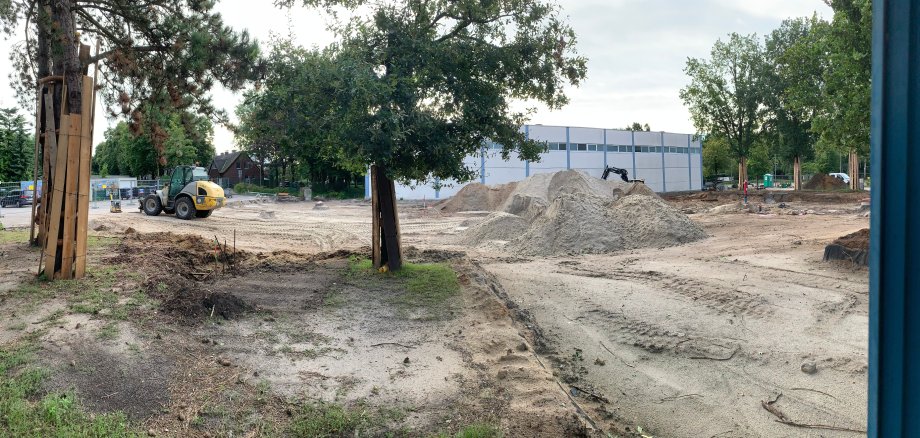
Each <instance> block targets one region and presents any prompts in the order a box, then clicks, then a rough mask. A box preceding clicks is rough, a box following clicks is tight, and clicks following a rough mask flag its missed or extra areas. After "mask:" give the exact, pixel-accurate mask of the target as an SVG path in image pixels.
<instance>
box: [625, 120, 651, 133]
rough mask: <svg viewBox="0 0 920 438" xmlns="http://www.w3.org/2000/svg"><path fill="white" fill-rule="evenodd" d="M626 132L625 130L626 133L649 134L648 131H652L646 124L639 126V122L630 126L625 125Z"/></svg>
mask: <svg viewBox="0 0 920 438" xmlns="http://www.w3.org/2000/svg"><path fill="white" fill-rule="evenodd" d="M626 130H627V131H645V132H649V131H651V130H652V128H651V127H649V126H648V123H646V124H644V125H643V124H641V123H639V122H632V124H630V125H626Z"/></svg>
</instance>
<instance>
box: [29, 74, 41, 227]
mask: <svg viewBox="0 0 920 438" xmlns="http://www.w3.org/2000/svg"><path fill="white" fill-rule="evenodd" d="M41 122H42V87H38V89H37V90H36V91H35V151H34V153H33V154H32V190H33V192H32V216H30V217H29V244H32V245H34V244H35V209H36V204H38V159H39V157H41V154H39V151H40V149H39V147H40V146H41V138H42V137H41V129H42V123H41Z"/></svg>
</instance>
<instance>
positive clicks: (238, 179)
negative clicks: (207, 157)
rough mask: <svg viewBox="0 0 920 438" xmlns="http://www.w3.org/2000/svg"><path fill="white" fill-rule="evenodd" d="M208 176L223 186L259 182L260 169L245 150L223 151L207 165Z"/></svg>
mask: <svg viewBox="0 0 920 438" xmlns="http://www.w3.org/2000/svg"><path fill="white" fill-rule="evenodd" d="M208 177H209V178H210V179H211V181H213V182H215V183H217V184H219V185H220V186H221V187H223V188H228V187H233V186H234V185H236V184H238V183H247V184H261V183H262V181H261V180H260V178H261V171H260V170H259V163H256V162H255V161H253V160H252V159H251V158H249V154H247V153H246V152H237V151H233V152H224V153H222V154H220V155H218V156H216V157H214V161H212V162H211V165H210V166H208Z"/></svg>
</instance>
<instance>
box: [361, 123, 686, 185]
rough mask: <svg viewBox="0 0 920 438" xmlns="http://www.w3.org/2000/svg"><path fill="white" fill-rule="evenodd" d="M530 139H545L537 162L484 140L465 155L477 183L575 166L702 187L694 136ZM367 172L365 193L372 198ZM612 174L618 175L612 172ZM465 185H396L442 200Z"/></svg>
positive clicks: (582, 131) (548, 133)
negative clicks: (506, 157) (616, 169)
mask: <svg viewBox="0 0 920 438" xmlns="http://www.w3.org/2000/svg"><path fill="white" fill-rule="evenodd" d="M523 130H524V132H525V134H526V135H527V136H528V138H530V139H533V140H539V141H545V142H547V149H546V152H544V153H543V154H542V155H541V159H540V161H539V162H536V161H533V162H531V161H526V160H521V159H519V158H516V157H514V156H513V154H512V158H511V159H509V160H508V161H505V160H502V158H501V145H497V144H486V145H484V146H483V149H482V153H480V154H478V155H476V156H470V157H467V158H466V160H465V163H466V165H467V166H469V167H471V168H473V169H478V170H479V172H478V174H479V177H478V179H476V180H474V181H473V182H480V183H483V184H489V185H495V184H505V183H509V182H512V181H520V180H522V179H525V178H527V177H529V176H530V175H534V174H537V173H548V172H558V171H560V170H566V169H576V170H582V171H585V172H587V173H588V174H590V175H592V176H596V177H598V178H600V177H601V174H602V173H603V172H604V168H605V167H606V166H613V167H619V168H622V169H626V170H627V171H628V172H629V178H630V179H642V180H645V184H646V185H648V186H649V188H651V189H652V190H654V191H656V192H659V193H660V192H679V191H687V190H702V188H703V158H702V157H703V155H702V141H701V140H700V139H698V138H695V136H694V135H693V134H676V133H670V132H644V131H623V130H619V129H604V128H581V127H570V126H548V125H526V126H524V128H523ZM369 178H370V177H369V176H368V177H367V178H366V179H365V181H366V184H365V187H366V190H365V192H366V193H365V194H366V196H367V197H370V181H369ZM610 178H619V176H618V175H611V176H610ZM464 185H465V184H459V183H457V182H456V181H440V184H437V183H428V184H424V185H417V186H407V185H402V184H397V185H396V197H397V198H398V199H443V198H447V197H450V196H453V195H454V194H456V193H457V192H458V191H460V189H461V188H463V186H464Z"/></svg>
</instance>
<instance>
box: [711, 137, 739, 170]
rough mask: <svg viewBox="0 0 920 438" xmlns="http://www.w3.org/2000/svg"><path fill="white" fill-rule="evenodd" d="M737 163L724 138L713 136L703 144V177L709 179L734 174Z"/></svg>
mask: <svg viewBox="0 0 920 438" xmlns="http://www.w3.org/2000/svg"><path fill="white" fill-rule="evenodd" d="M734 165H735V161H734V160H732V159H731V150H730V149H729V147H728V142H727V141H726V140H725V138H724V137H721V136H718V135H711V136H708V137H706V141H705V142H704V143H703V175H704V176H705V177H706V178H707V179H708V178H711V177H714V176H717V175H727V174H731V173H732V172H733V170H732V166H734Z"/></svg>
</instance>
